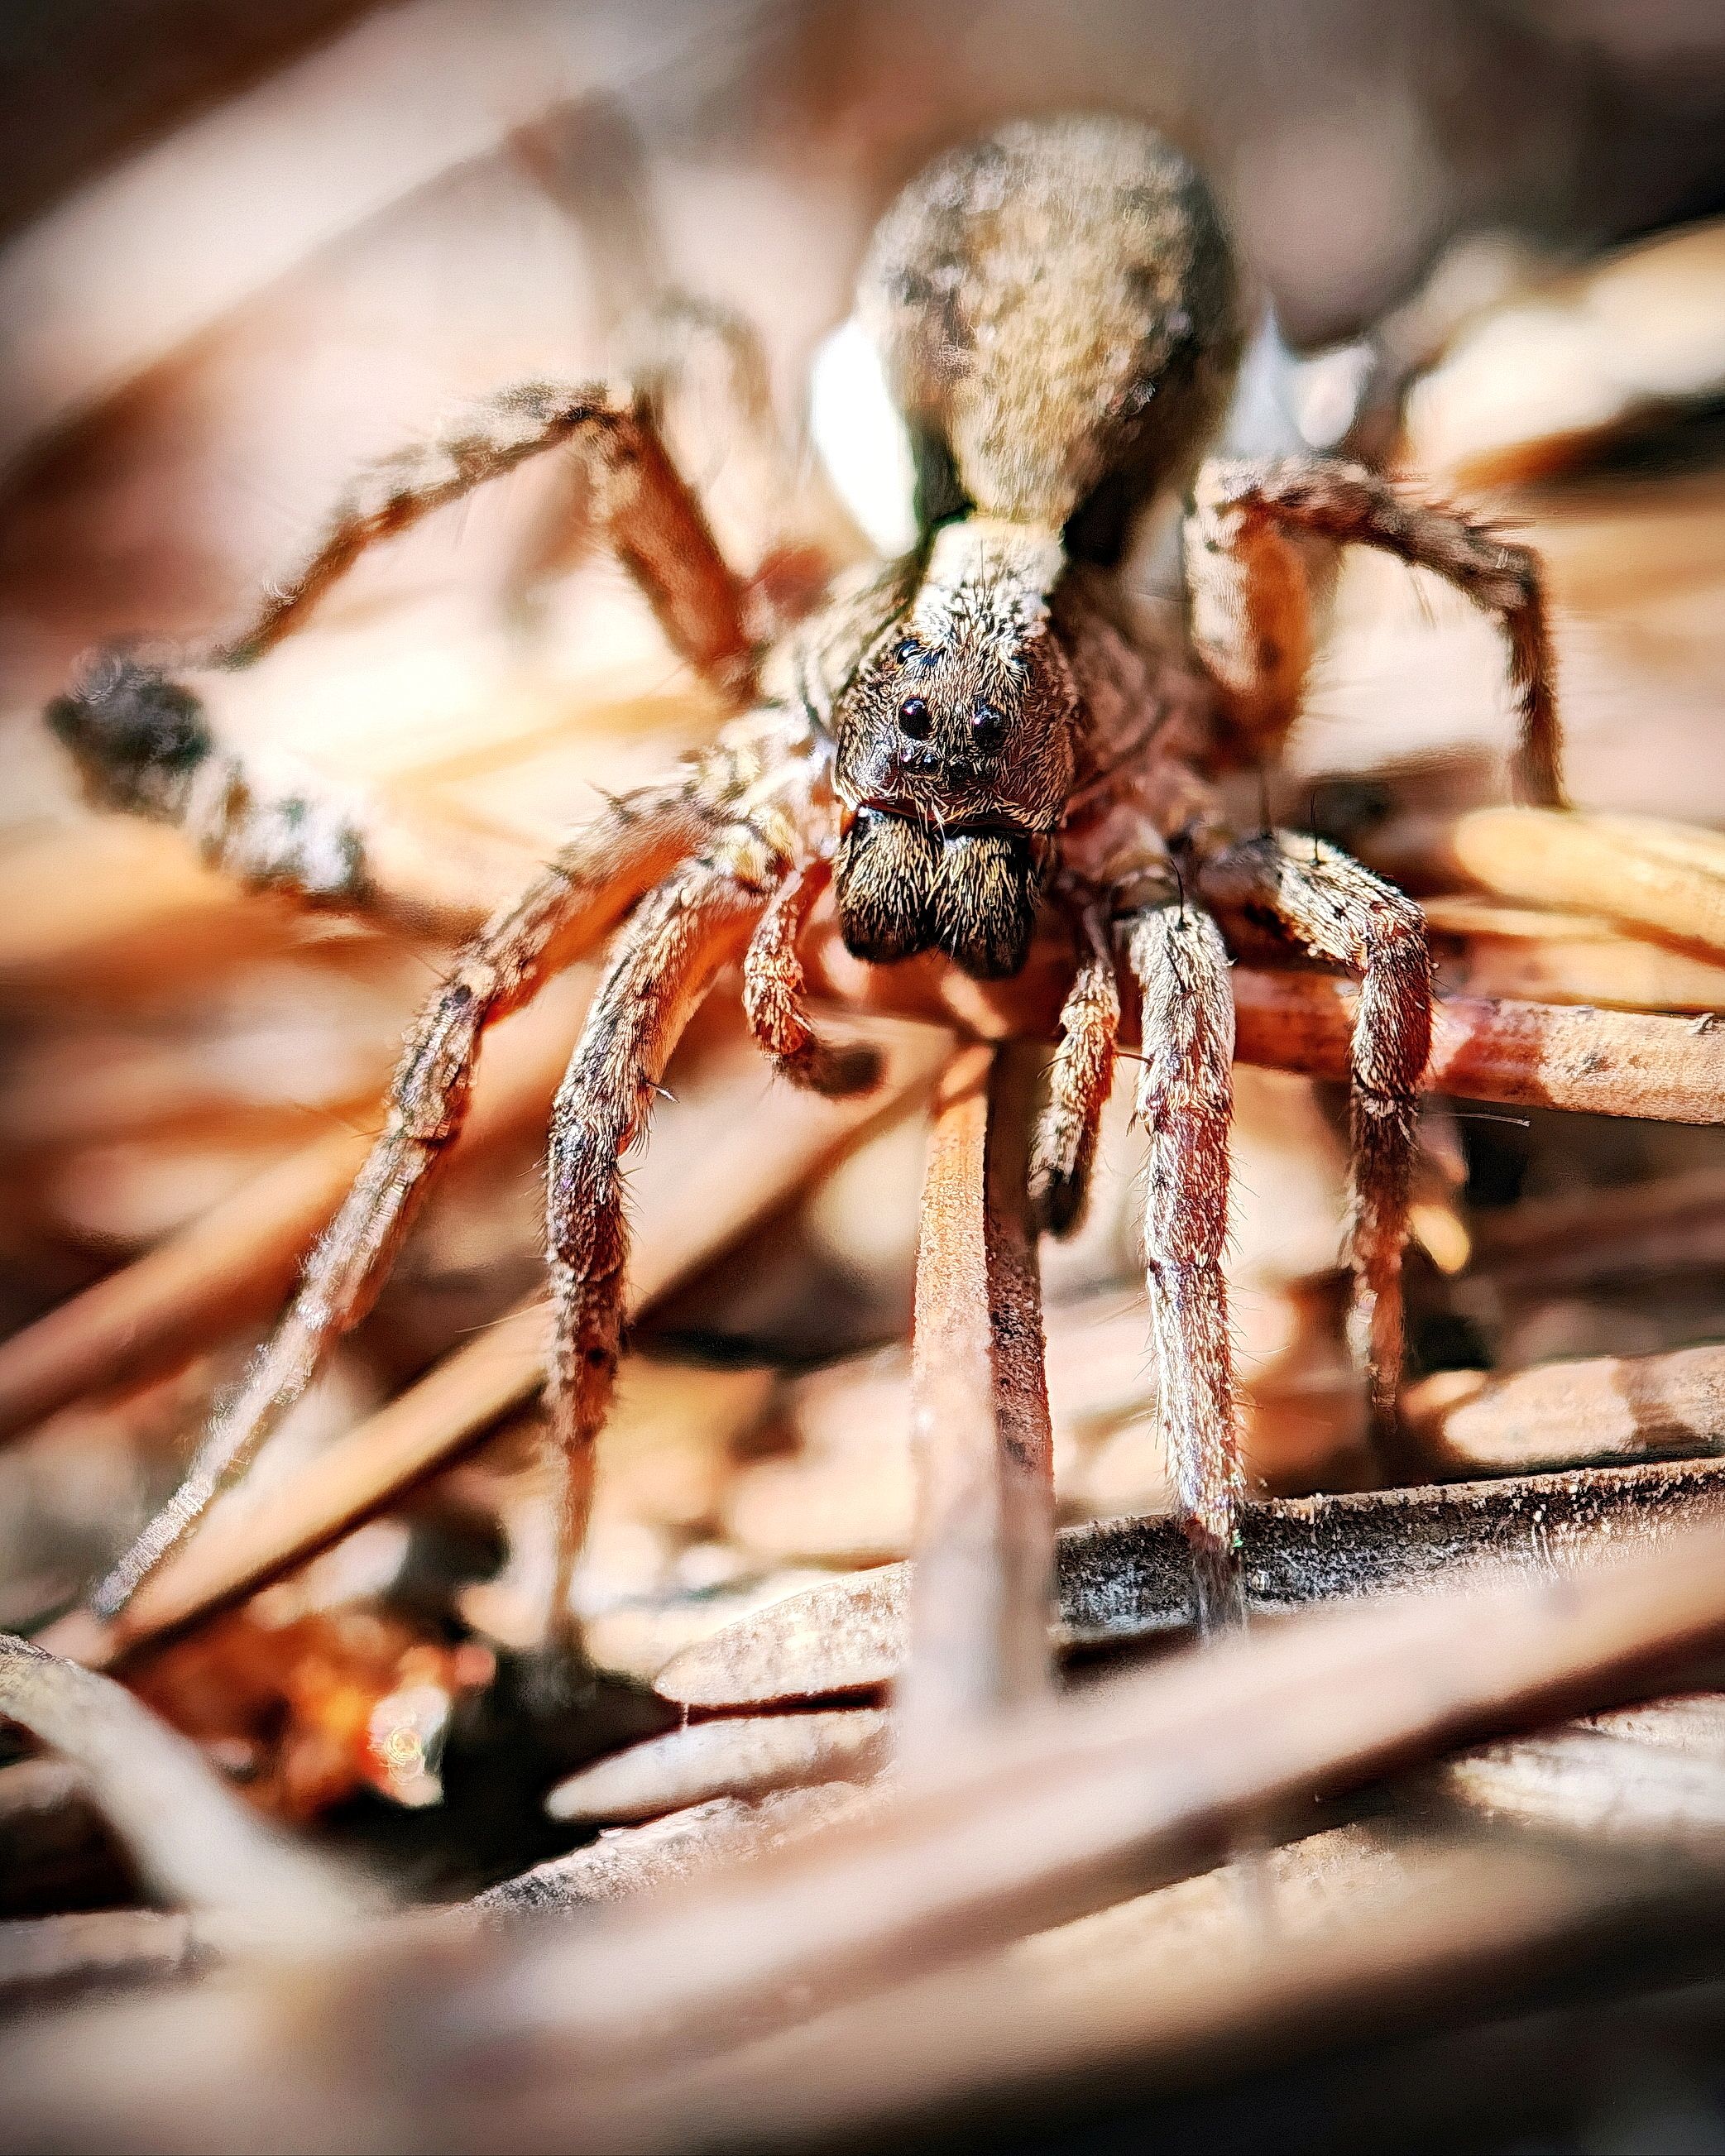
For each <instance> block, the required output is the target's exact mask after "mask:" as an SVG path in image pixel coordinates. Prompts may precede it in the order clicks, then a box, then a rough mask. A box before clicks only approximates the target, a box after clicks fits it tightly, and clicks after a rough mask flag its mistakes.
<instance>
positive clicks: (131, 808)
mask: <svg viewBox="0 0 1725 2156" xmlns="http://www.w3.org/2000/svg"><path fill="white" fill-rule="evenodd" d="M45 716H46V717H47V721H48V724H49V727H50V728H51V729H52V731H53V732H54V735H55V737H57V738H58V739H59V741H60V742H63V743H64V746H65V747H67V748H68V749H69V751H70V752H71V753H72V756H73V758H74V761H75V762H76V763H77V766H78V770H79V775H80V778H82V779H83V781H84V784H85V791H86V793H88V794H89V796H90V799H91V800H92V802H94V803H95V804H96V805H97V806H98V807H100V808H119V809H124V810H126V811H128V812H129V813H130V814H133V815H145V816H150V817H154V818H157V819H169V820H172V819H175V818H177V816H178V814H180V812H181V810H182V808H183V806H184V803H185V799H186V794H187V788H189V786H190V784H191V783H192V778H193V773H195V772H196V771H197V770H198V767H199V766H200V765H201V764H203V762H205V761H206V759H207V758H208V757H209V755H210V754H211V752H212V751H213V749H214V747H215V736H214V733H213V731H212V729H211V726H210V723H209V719H208V715H207V713H206V712H205V711H204V707H203V704H202V702H201V701H199V700H198V697H197V696H194V695H193V692H192V690H189V689H187V688H186V687H185V686H184V685H182V683H180V682H178V681H175V680H172V679H171V678H170V676H169V675H167V674H165V673H163V672H162V670H161V669H160V668H159V667H157V666H151V665H146V664H143V663H141V661H139V660H136V659H134V658H132V657H131V655H130V654H127V653H125V652H120V651H110V652H103V653H101V654H99V655H98V656H96V657H95V658H94V659H92V660H89V661H87V662H86V663H85V666H84V668H83V670H82V671H81V673H80V676H79V679H78V681H77V684H76V685H75V686H74V689H73V690H72V691H71V692H70V693H69V695H67V696H56V697H55V698H54V701H53V702H52V703H50V704H49V706H48V709H47V712H46V714H45Z"/></svg>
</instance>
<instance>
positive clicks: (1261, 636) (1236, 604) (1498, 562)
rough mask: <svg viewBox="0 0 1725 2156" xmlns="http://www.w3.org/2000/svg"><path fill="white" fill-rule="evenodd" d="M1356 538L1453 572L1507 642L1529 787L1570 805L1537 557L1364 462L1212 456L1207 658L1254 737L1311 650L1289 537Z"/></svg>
mask: <svg viewBox="0 0 1725 2156" xmlns="http://www.w3.org/2000/svg"><path fill="white" fill-rule="evenodd" d="M1302 535H1309V536H1312V537H1314V538H1319V539H1327V540H1331V541H1334V542H1338V543H1341V542H1358V543H1359V544H1361V545H1363V546H1368V547H1379V548H1381V549H1382V550H1383V551H1384V552H1386V553H1390V554H1394V555H1397V556H1398V557H1399V558H1400V559H1401V560H1403V561H1404V562H1409V563H1411V564H1412V565H1413V566H1414V567H1416V568H1422V569H1430V570H1432V571H1433V572H1435V573H1436V574H1437V575H1438V576H1440V577H1444V578H1445V579H1446V581H1447V582H1449V583H1451V584H1453V585H1454V586H1455V588H1456V589H1457V590H1458V591H1460V592H1461V593H1464V594H1465V595H1466V597H1467V598H1470V599H1471V600H1472V602H1473V603H1474V604H1475V605H1476V606H1477V607H1480V608H1483V610H1484V611H1485V612H1486V613H1488V614H1491V616H1493V617H1494V619H1496V620H1497V624H1498V625H1499V626H1500V628H1501V629H1502V630H1503V633H1504V634H1505V635H1506V637H1507V639H1508V641H1509V671H1510V681H1511V684H1512V687H1513V688H1514V690H1515V693H1516V699H1517V714H1518V719H1519V726H1520V741H1519V745H1518V748H1517V780H1518V783H1519V785H1520V787H1521V789H1522V793H1524V794H1525V796H1526V797H1527V799H1528V800H1529V801H1531V802H1533V803H1536V804H1539V805H1543V806H1546V807H1561V806H1562V805H1563V778H1562V772H1561V763H1562V736H1561V731H1560V729H1559V726H1558V713H1557V699H1556V694H1555V690H1554V686H1553V659H1552V650H1551V639H1550V635H1549V634H1548V629H1547V624H1546V605H1545V592H1544V586H1543V578H1542V572H1541V569H1540V564H1539V559H1538V556H1537V555H1536V554H1535V553H1533V552H1532V550H1531V549H1530V548H1528V547H1522V546H1517V544H1516V543H1515V542H1513V541H1512V540H1510V539H1507V538H1506V537H1505V536H1503V534H1502V531H1499V530H1498V529H1497V527H1496V526H1493V525H1492V524H1491V523H1490V522H1489V521H1486V520H1485V519H1483V518H1479V517H1474V516H1467V515H1466V514H1465V513H1464V512H1463V511H1461V510H1458V509H1454V508H1451V507H1450V506H1447V505H1445V504H1443V503H1440V502H1434V501H1427V500H1422V499H1421V498H1420V495H1417V494H1416V493H1414V491H1413V490H1411V489H1409V488H1406V487H1403V486H1398V485H1393V484H1392V483H1391V482H1390V481H1389V480H1386V479H1381V478H1379V477H1378V475H1377V474H1376V473H1373V472H1369V471H1367V470H1365V469H1364V468H1363V466H1361V465H1350V464H1343V463H1339V462H1335V461H1332V460H1329V459H1324V458H1320V457H1311V458H1276V459H1266V460H1264V461H1261V462H1248V463H1232V462H1212V463H1209V464H1207V465H1205V466H1204V469H1203V470H1201V471H1200V472H1199V477H1198V485H1197V490H1196V495H1195V499H1194V510H1193V514H1192V516H1191V519H1190V521H1189V525H1188V527H1187V579H1188V583H1189V587H1190V591H1191V600H1192V625H1193V634H1194V640H1195V642H1196V644H1197V647H1198V651H1199V656H1200V657H1201V658H1202V660H1204V665H1205V666H1206V667H1207V669H1208V670H1209V672H1210V674H1211V675H1213V677H1214V679H1215V680H1216V682H1217V683H1218V684H1219V686H1220V688H1221V690H1222V691H1223V694H1224V696H1225V697H1226V698H1227V700H1228V701H1229V704H1230V709H1231V711H1232V712H1233V715H1234V716H1235V719H1236V721H1237V722H1238V723H1239V724H1240V727H1241V729H1242V731H1244V732H1245V735H1246V736H1247V737H1248V739H1250V740H1252V741H1254V742H1259V743H1262V744H1266V745H1267V743H1269V742H1272V741H1274V740H1275V739H1276V738H1277V737H1279V736H1280V735H1281V733H1283V732H1285V731H1286V729H1287V727H1288V726H1289V725H1290V724H1291V722H1292V721H1293V719H1294V717H1295V716H1296V711H1297V710H1298V706H1299V701H1300V696H1301V689H1302V687H1303V685H1304V682H1305V676H1306V670H1307V664H1308V663H1309V660H1310V658H1311V653H1312V629H1311V622H1310V595H1309V593H1308V589H1307V580H1306V574H1305V570H1304V567H1303V565H1302V564H1301V561H1300V559H1299V557H1298V555H1297V553H1296V550H1295V548H1294V547H1293V546H1292V545H1291V544H1290V540H1291V537H1294V536H1302Z"/></svg>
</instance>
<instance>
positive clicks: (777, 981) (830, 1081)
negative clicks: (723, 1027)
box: [742, 858, 880, 1100]
mask: <svg viewBox="0 0 1725 2156" xmlns="http://www.w3.org/2000/svg"><path fill="white" fill-rule="evenodd" d="M832 880H833V865H832V863H831V861H829V860H824V859H820V858H817V859H816V860H811V861H810V862H809V864H808V865H807V866H806V867H805V868H801V869H798V870H793V872H792V873H791V874H790V875H788V876H787V877H786V878H785V880H784V881H783V883H782V884H781V885H779V887H778V891H777V892H776V893H775V894H774V896H773V902H772V904H771V905H770V906H768V908H767V911H765V913H763V914H762V916H761V925H760V927H758V928H757V930H756V931H755V933H754V937H753V938H752V941H751V942H750V944H749V949H748V956H747V958H746V959H745V960H744V962H743V968H742V1007H743V1010H744V1012H745V1014H747V1019H748V1022H749V1027H750V1030H751V1031H752V1033H753V1034H754V1036H755V1039H756V1040H757V1042H758V1043H759V1045H760V1046H761V1049H762V1053H763V1054H765V1055H768V1056H769V1057H770V1058H771V1059H772V1060H773V1065H774V1067H775V1068H776V1069H777V1070H778V1074H779V1075H780V1076H781V1077H782V1078H788V1080H789V1081H790V1082H791V1083H792V1085H793V1086H804V1087H806V1088H807V1089H808V1091H810V1092H811V1093H822V1094H824V1095H825V1096H827V1098H828V1099H829V1100H839V1099H841V1098H843V1097H844V1096H846V1095H848V1094H853V1093H866V1092H867V1091H869V1089H870V1087H871V1086H873V1085H875V1082H876V1081H878V1079H879V1078H880V1051H879V1050H877V1049H874V1048H871V1047H870V1046H869V1045H867V1044H866V1043H865V1042H863V1041H856V1042H851V1043H848V1044H847V1045H845V1046H844V1047H842V1048H835V1047H834V1046H832V1045H830V1044H829V1042H827V1041H824V1040H823V1039H821V1037H820V1035H819V1034H818V1033H816V1031H815V1030H814V1026H813V1025H812V1024H810V1022H809V1009H808V987H807V983H806V981H805V979H804V977H803V961H802V958H801V957H800V955H799V954H798V942H799V941H800V939H801V937H802V934H803V928H804V927H806V925H807V923H808V920H809V915H810V913H812V912H813V911H814V907H815V906H816V904H817V903H818V901H819V898H820V896H821V894H822V893H823V892H824V891H825V890H826V888H827V886H828V885H829V884H830V883H831V881H832Z"/></svg>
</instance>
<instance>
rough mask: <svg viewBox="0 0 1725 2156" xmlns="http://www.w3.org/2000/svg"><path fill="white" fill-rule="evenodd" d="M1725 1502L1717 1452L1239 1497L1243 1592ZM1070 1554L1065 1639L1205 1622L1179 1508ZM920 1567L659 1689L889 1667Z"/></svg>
mask: <svg viewBox="0 0 1725 2156" xmlns="http://www.w3.org/2000/svg"><path fill="white" fill-rule="evenodd" d="M1722 1512H1725V1463H1714V1462H1711V1461H1709V1462H1705V1463H1702V1462H1697V1463H1694V1464H1691V1465H1673V1466H1666V1465H1650V1466H1640V1467H1632V1468H1598V1469H1590V1470H1584V1471H1576V1472H1572V1473H1568V1474H1554V1475H1548V1476H1521V1477H1517V1478H1514V1479H1505V1480H1503V1481H1482V1482H1474V1483H1457V1484H1449V1485H1441V1486H1430V1487H1424V1488H1415V1489H1406V1490H1400V1489H1398V1490H1384V1491H1368V1492H1363V1493H1348V1494H1346V1495H1343V1496H1319V1497H1285V1498H1273V1499H1271V1500H1269V1501H1267V1502H1265V1503H1261V1504H1255V1505H1248V1506H1246V1507H1244V1508H1243V1510H1242V1512H1241V1517H1240V1533H1241V1564H1242V1568H1243V1572H1244V1577H1245V1594H1246V1604H1247V1608H1248V1609H1249V1610H1250V1611H1251V1612H1253V1613H1255V1614H1264V1615H1268V1614H1279V1613H1281V1612H1284V1611H1287V1610H1291V1609H1299V1608H1301V1607H1302V1606H1304V1605H1306V1604H1310V1603H1313V1602H1323V1601H1329V1600H1334V1599H1348V1598H1352V1597H1354V1596H1359V1595H1369V1594H1380V1593H1383V1592H1385V1591H1387V1590H1396V1591H1405V1590H1406V1589H1410V1588H1415V1587H1420V1586H1423V1585H1427V1584H1431V1583H1432V1582H1433V1581H1435V1580H1438V1579H1441V1578H1445V1577H1446V1576H1453V1575H1454V1574H1455V1573H1458V1572H1460V1571H1461V1570H1462V1569H1463V1568H1466V1567H1467V1566H1469V1565H1472V1564H1476V1563H1480V1562H1481V1561H1483V1560H1487V1559H1491V1560H1498V1561H1502V1562H1503V1563H1508V1564H1510V1565H1512V1566H1515V1567H1517V1568H1526V1569H1530V1570H1536V1571H1540V1570H1545V1569H1548V1568H1549V1567H1551V1566H1552V1565H1553V1564H1560V1563H1561V1564H1567V1563H1570V1562H1572V1561H1574V1559H1577V1558H1580V1557H1582V1556H1583V1555H1584V1554H1586V1553H1589V1552H1592V1551H1598V1550H1603V1549H1609V1548H1614V1547H1617V1546H1619V1545H1634V1544H1636V1543H1646V1542H1650V1541H1652V1542H1656V1541H1658V1540H1659V1539H1660V1538H1661V1537H1664V1536H1665V1535H1667V1534H1669V1533H1671V1532H1674V1531H1675V1530H1676V1528H1677V1527H1680V1526H1685V1525H1688V1524H1691V1523H1693V1522H1698V1521H1702V1520H1708V1519H1712V1518H1714V1517H1717V1516H1719V1515H1720V1514H1721V1513H1722ZM1056 1568H1057V1579H1058V1584H1059V1594H1060V1620H1059V1631H1058V1634H1057V1636H1058V1637H1059V1638H1060V1639H1061V1640H1063V1641H1064V1643H1065V1645H1068V1646H1082V1645H1101V1644H1102V1643H1105V1642H1109V1641H1119V1640H1146V1639H1151V1638H1154V1637H1156V1636H1157V1635H1173V1634H1174V1633H1177V1632H1179V1631H1181V1630H1183V1629H1184V1628H1185V1627H1186V1626H1187V1625H1188V1624H1189V1622H1190V1613H1191V1609H1192V1597H1193V1586H1192V1577H1191V1564H1190V1560H1189V1557H1188V1555H1187V1547H1186V1543H1185V1539H1184V1537H1183V1536H1182V1535H1181V1533H1180V1532H1179V1530H1178V1527H1176V1526H1175V1525H1174V1523H1173V1521H1172V1520H1168V1519H1147V1520H1106V1521H1101V1522H1096V1523H1094V1524H1090V1525H1086V1526H1083V1527H1069V1528H1067V1529H1066V1530H1065V1532H1062V1534H1061V1535H1060V1537H1059V1540H1058V1543H1057V1545H1056ZM906 1570H907V1568H906V1567H904V1566H902V1565H887V1566H883V1567H880V1568H878V1569H877V1570H875V1571H872V1572H866V1573H858V1574H856V1575H855V1577H854V1578H849V1579H843V1580H837V1581H834V1583H833V1584H831V1585H829V1586H825V1587H819V1588H814V1589H809V1590H808V1591H807V1592H805V1593H803V1594H798V1595H793V1596H792V1597H791V1598H790V1599H788V1601H786V1602H784V1603H782V1604H775V1605H774V1606H773V1607H771V1608H769V1609H765V1610H763V1611H762V1613H761V1614H760V1615H759V1616H757V1617H756V1618H754V1619H752V1620H749V1621H748V1622H747V1624H744V1625H737V1626H734V1627H732V1628H731V1629H730V1630H727V1631H724V1632H720V1633H718V1634H716V1635H715V1636H714V1637H713V1638H712V1639H711V1640H706V1641H705V1642H704V1643H703V1644H702V1645H700V1646H698V1647H696V1648H693V1649H691V1650H690V1651H689V1652H687V1653H686V1654H683V1655H678V1656H677V1657H676V1659H675V1661H672V1662H670V1664H669V1665H668V1666H666V1667H665V1669H664V1670H663V1671H661V1672H660V1677H659V1690H660V1691H661V1692H662V1693H663V1694H664V1695H665V1697H666V1698H668V1699H670V1700H674V1701H675V1702H678V1703H680V1704H681V1705H683V1706H686V1707H699V1708H701V1709H702V1710H703V1711H706V1712H716V1711H720V1710H723V1709H731V1710H732V1711H736V1710H738V1709H742V1708H745V1707H762V1706H766V1705H768V1704H771V1703H773V1702H778V1701H785V1700H796V1699H818V1698H823V1697H828V1696H830V1695H835V1694H842V1693H845V1692H855V1691H870V1690H872V1689H874V1688H875V1687H877V1686H880V1685H884V1684H887V1683H890V1682H891V1681H892V1679H893V1677H894V1676H896V1672H897V1671H898V1668H899V1666H900V1662H901V1658H902V1655H903V1652H904V1640H905V1605H906V1586H907V1577H906Z"/></svg>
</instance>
